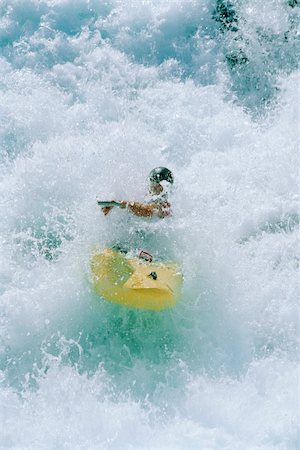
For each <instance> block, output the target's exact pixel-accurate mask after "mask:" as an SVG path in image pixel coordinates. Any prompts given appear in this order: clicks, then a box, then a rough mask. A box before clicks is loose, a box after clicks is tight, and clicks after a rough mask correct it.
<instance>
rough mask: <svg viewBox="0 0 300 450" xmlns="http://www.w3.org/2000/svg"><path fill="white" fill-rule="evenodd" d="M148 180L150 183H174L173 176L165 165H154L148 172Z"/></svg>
mask: <svg viewBox="0 0 300 450" xmlns="http://www.w3.org/2000/svg"><path fill="white" fill-rule="evenodd" d="M148 178H149V180H150V181H151V183H160V182H161V181H167V182H168V183H171V184H173V183H174V177H173V174H172V172H171V170H170V169H167V168H166V167H155V169H153V170H151V172H150V173H149V177H148Z"/></svg>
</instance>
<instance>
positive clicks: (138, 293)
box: [91, 249, 183, 311]
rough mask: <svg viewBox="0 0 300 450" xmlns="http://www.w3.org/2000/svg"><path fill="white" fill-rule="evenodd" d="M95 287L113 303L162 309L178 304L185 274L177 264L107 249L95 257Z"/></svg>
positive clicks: (93, 272) (92, 262)
mask: <svg viewBox="0 0 300 450" xmlns="http://www.w3.org/2000/svg"><path fill="white" fill-rule="evenodd" d="M91 271H92V279H93V286H94V288H95V291H96V292H97V294H99V295H101V296H102V297H104V298H105V299H106V300H109V301H111V302H113V303H119V304H121V305H124V306H128V307H134V308H142V309H149V310H153V311H159V310H161V309H166V308H170V307H172V306H174V305H175V304H176V301H177V299H178V298H179V296H180V291H181V287H182V282H183V276H182V274H181V273H180V271H179V269H178V266H177V265H176V264H174V263H160V262H149V261H145V260H143V259H140V258H137V257H136V258H128V257H126V255H124V254H122V253H119V252H116V251H113V250H111V249H105V250H104V251H102V252H101V253H95V254H94V255H93V256H92V258H91Z"/></svg>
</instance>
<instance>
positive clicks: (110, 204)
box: [97, 200, 122, 208]
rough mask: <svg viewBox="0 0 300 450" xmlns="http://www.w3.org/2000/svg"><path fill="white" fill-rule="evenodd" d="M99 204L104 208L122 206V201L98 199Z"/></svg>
mask: <svg viewBox="0 0 300 450" xmlns="http://www.w3.org/2000/svg"><path fill="white" fill-rule="evenodd" d="M97 203H98V205H100V206H102V208H109V207H111V206H121V205H122V203H121V202H115V201H111V202H106V201H102V200H97Z"/></svg>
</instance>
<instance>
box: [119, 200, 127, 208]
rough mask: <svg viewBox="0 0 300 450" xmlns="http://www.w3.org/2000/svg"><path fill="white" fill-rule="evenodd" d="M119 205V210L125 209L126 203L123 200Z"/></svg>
mask: <svg viewBox="0 0 300 450" xmlns="http://www.w3.org/2000/svg"><path fill="white" fill-rule="evenodd" d="M120 203H121V204H120V208H121V209H125V208H127V206H128V202H126V201H125V200H122V201H121V202H120Z"/></svg>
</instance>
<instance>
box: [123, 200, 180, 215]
mask: <svg viewBox="0 0 300 450" xmlns="http://www.w3.org/2000/svg"><path fill="white" fill-rule="evenodd" d="M170 207H171V205H170V203H167V202H165V203H161V204H157V203H140V202H126V201H123V202H121V205H120V208H122V209H125V208H126V209H128V210H129V211H130V212H131V213H132V214H134V215H136V216H139V217H152V216H157V217H160V218H164V217H167V216H170V215H171V211H170Z"/></svg>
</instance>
